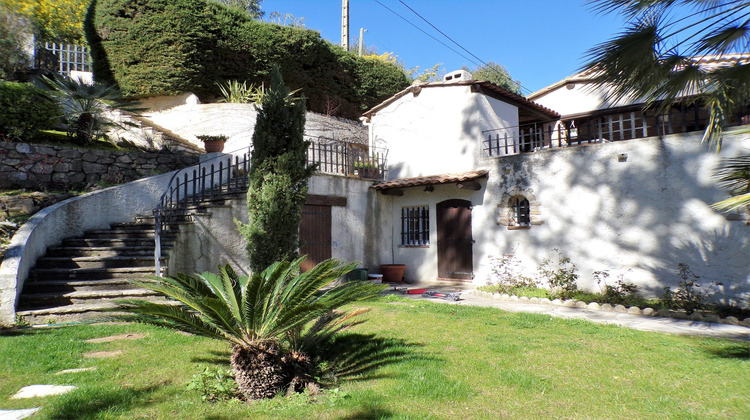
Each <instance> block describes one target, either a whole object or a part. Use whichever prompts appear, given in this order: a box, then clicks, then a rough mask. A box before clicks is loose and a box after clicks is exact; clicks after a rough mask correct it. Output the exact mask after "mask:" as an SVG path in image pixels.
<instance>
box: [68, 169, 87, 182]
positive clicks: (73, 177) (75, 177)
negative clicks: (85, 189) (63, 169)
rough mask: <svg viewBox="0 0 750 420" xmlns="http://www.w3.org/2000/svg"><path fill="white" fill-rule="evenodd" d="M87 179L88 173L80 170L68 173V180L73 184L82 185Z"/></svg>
mask: <svg viewBox="0 0 750 420" xmlns="http://www.w3.org/2000/svg"><path fill="white" fill-rule="evenodd" d="M85 180H86V175H85V174H83V173H80V172H76V173H73V174H70V175H68V181H69V182H70V183H71V184H73V185H81V184H83V182H84V181H85Z"/></svg>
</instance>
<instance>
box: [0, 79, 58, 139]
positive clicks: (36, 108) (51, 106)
mask: <svg viewBox="0 0 750 420" xmlns="http://www.w3.org/2000/svg"><path fill="white" fill-rule="evenodd" d="M60 113H61V111H60V109H59V108H58V106H57V105H56V104H55V103H54V102H53V101H51V100H50V99H49V98H48V97H46V96H45V94H44V92H43V91H42V90H41V89H38V88H36V87H34V86H33V85H31V84H28V83H13V82H0V135H3V136H4V137H6V138H8V139H11V140H18V141H28V140H31V139H32V138H33V137H34V135H36V133H37V132H38V131H39V130H43V129H46V128H51V127H52V126H54V124H55V122H56V121H57V119H58V118H59V115H60Z"/></svg>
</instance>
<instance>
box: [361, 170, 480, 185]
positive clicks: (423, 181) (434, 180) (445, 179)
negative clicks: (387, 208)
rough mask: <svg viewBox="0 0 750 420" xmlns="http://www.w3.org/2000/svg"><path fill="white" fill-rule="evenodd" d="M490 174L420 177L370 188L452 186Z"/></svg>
mask: <svg viewBox="0 0 750 420" xmlns="http://www.w3.org/2000/svg"><path fill="white" fill-rule="evenodd" d="M488 173H489V171H487V170H486V169H482V170H479V171H471V172H463V173H460V174H443V175H432V176H418V177H414V178H401V179H392V180H389V181H383V182H380V183H377V184H375V185H373V186H372V187H370V188H374V189H376V190H387V189H390V188H407V187H421V186H424V185H438V184H450V183H453V182H465V181H473V180H475V179H479V178H484V177H486V176H487V174H488Z"/></svg>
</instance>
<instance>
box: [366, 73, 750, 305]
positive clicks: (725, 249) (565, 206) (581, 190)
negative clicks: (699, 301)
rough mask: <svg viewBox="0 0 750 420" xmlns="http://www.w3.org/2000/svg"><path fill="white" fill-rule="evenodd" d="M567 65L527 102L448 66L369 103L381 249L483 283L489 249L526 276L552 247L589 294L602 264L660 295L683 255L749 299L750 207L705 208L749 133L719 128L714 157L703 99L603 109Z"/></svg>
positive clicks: (413, 274) (414, 264) (416, 271)
mask: <svg viewBox="0 0 750 420" xmlns="http://www.w3.org/2000/svg"><path fill="white" fill-rule="evenodd" d="M579 76H580V75H578V76H575V77H572V78H567V79H565V80H563V81H561V82H559V83H556V84H554V85H552V86H551V87H549V88H545V89H543V90H542V91H540V92H537V93H535V94H534V95H531V96H530V98H531V99H533V101H532V100H529V99H527V98H524V97H521V96H518V95H515V94H513V93H511V92H508V91H506V90H504V89H502V88H500V87H498V86H495V85H493V84H491V83H489V82H484V81H475V80H471V75H470V74H468V73H465V72H456V73H452V74H449V75H448V76H447V77H446V78H447V79H450V80H445V81H443V82H432V83H424V84H415V85H413V86H411V87H409V88H407V89H405V90H403V91H402V92H399V93H398V94H396V95H395V96H393V97H392V98H390V99H388V100H386V101H385V102H383V103H382V104H380V105H378V106H377V107H375V108H373V109H372V110H370V111H368V112H366V113H365V114H364V118H363V121H364V123H365V124H366V125H368V126H369V132H370V136H371V142H372V144H375V145H377V146H380V147H385V148H388V150H389V156H388V157H389V165H388V166H389V172H388V177H387V179H386V180H385V181H383V182H381V183H377V184H375V185H374V186H372V189H373V190H375V191H377V192H378V198H377V200H378V201H379V202H381V203H383V205H382V206H381V208H387V209H390V210H388V211H389V212H390V215H389V216H390V217H389V218H390V219H391V220H392V226H391V240H390V241H386V242H384V243H381V244H380V247H386V248H387V247H390V251H391V253H392V255H393V262H394V263H402V264H406V265H407V272H406V279H407V280H411V281H415V280H436V279H439V280H443V279H445V280H460V281H472V282H474V283H477V284H482V283H484V282H485V281H486V280H487V279H488V276H490V268H489V258H490V257H492V256H500V255H502V254H514V255H515V256H516V257H517V258H518V259H519V260H520V262H521V264H522V265H523V267H524V270H525V273H526V274H528V275H529V276H534V275H535V274H536V269H537V267H538V266H539V265H540V264H541V263H542V261H543V260H544V259H546V258H552V257H555V256H556V254H555V253H554V252H553V249H558V250H560V252H561V253H563V254H564V255H565V256H567V257H570V258H571V260H572V261H573V262H574V263H575V264H576V265H577V267H578V269H579V272H580V274H581V276H580V279H579V285H580V286H582V287H584V288H588V289H593V290H597V287H598V286H597V284H596V282H595V281H594V279H593V277H592V273H593V272H594V271H602V270H607V271H609V273H610V276H611V277H610V278H611V279H616V278H617V275H619V274H622V275H624V279H625V281H627V282H631V283H635V284H637V285H638V286H639V289H640V290H641V291H643V292H644V293H646V294H650V295H658V294H660V293H661V292H662V289H663V287H664V286H675V285H676V284H677V283H678V282H679V280H680V279H679V277H678V276H677V272H678V269H677V265H678V264H680V263H682V264H687V265H689V266H690V268H691V269H692V270H693V271H694V272H695V273H696V274H697V275H699V276H701V281H705V282H711V281H718V282H722V283H723V290H722V291H720V293H719V294H718V295H717V296H723V297H724V298H726V299H728V300H730V301H735V302H736V301H738V300H742V299H744V300H745V302H747V299H748V297H750V264H749V263H748V261H749V257H750V228H748V226H747V224H746V222H747V215H746V214H739V213H737V214H729V215H724V214H720V213H717V212H716V211H714V210H712V209H711V207H710V205H711V204H712V203H714V202H717V201H720V200H722V199H724V198H726V193H725V192H724V191H722V190H721V189H719V188H718V187H717V186H716V181H715V178H714V175H713V174H714V172H713V171H714V169H715V167H716V166H717V164H718V163H719V161H720V159H721V158H722V157H725V156H736V155H738V154H739V153H740V152H741V150H742V148H743V147H745V148H747V147H750V135H748V134H744V135H743V134H738V135H728V136H726V138H725V139H724V148H723V151H722V154H721V155H720V156H717V155H716V154H714V153H712V152H710V151H709V150H708V147H707V146H706V145H704V144H701V143H700V139H701V136H702V131H701V130H702V128H703V127H705V113H704V112H703V111H701V110H694V109H681V108H680V105H679V104H678V105H676V106H675V111H674V112H673V113H671V115H668V116H659V115H648V114H644V113H643V111H642V110H641V108H642V107H641V105H639V104H637V103H629V104H624V105H622V106H618V107H614V108H613V107H611V106H610V105H608V104H606V103H601V99H602V96H600V95H599V93H597V92H596V91H592V90H585V89H579V88H581V86H580V83H581V81H580V80H579V79H580V78H581V77H579ZM571 86H572V87H571ZM738 118H739V117H738ZM571 122H574V124H573V125H572V126H571ZM623 140H628V141H623ZM384 219H385V218H384Z"/></svg>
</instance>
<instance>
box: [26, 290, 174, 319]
mask: <svg viewBox="0 0 750 420" xmlns="http://www.w3.org/2000/svg"><path fill="white" fill-rule="evenodd" d="M138 299H140V300H147V301H152V302H158V303H165V304H168V305H176V304H177V303H176V302H175V301H169V300H166V299H165V298H164V297H162V296H143V297H138ZM116 307H117V304H116V303H114V302H113V301H111V300H108V301H101V302H88V303H79V304H74V305H64V306H58V307H54V308H37V309H23V310H20V311H18V312H16V315H17V316H18V317H19V319H20V320H21V321H23V322H26V323H28V324H32V325H34V324H45V323H63V322H80V321H93V320H106V319H107V318H109V317H112V316H115V315H118V314H121V313H122V312H103V311H107V310H110V309H112V308H116Z"/></svg>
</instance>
